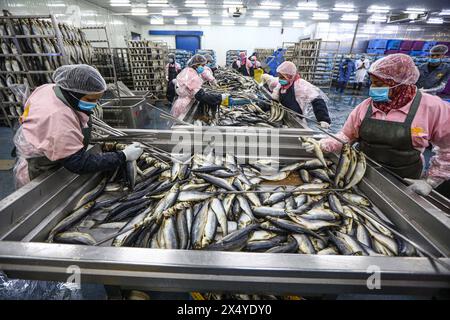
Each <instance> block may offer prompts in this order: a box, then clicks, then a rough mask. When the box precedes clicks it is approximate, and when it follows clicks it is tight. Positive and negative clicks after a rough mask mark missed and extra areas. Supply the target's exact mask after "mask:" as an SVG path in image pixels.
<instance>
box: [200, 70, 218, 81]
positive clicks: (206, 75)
mask: <svg viewBox="0 0 450 320" xmlns="http://www.w3.org/2000/svg"><path fill="white" fill-rule="evenodd" d="M204 68H205V70H204V71H203V72H202V73H201V74H200V77H201V78H202V80H203V81H206V82H209V83H210V84H212V85H216V84H217V81H216V78H214V73H213V72H212V70H211V68H210V67H208V66H205V67H204Z"/></svg>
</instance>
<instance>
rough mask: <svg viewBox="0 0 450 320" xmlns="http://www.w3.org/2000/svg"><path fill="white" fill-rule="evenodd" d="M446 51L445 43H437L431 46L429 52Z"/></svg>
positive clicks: (441, 52)
mask: <svg viewBox="0 0 450 320" xmlns="http://www.w3.org/2000/svg"><path fill="white" fill-rule="evenodd" d="M447 52H448V47H447V46H446V45H445V44H438V45H435V46H434V47H433V48H431V50H430V53H432V54H446V53H447Z"/></svg>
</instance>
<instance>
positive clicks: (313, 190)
mask: <svg viewBox="0 0 450 320" xmlns="http://www.w3.org/2000/svg"><path fill="white" fill-rule="evenodd" d="M329 185H330V184H329V183H308V184H303V185H301V186H298V187H296V188H295V189H294V190H293V191H292V193H293V194H294V195H296V194H310V195H317V194H321V193H323V192H324V191H326V189H327V188H328V186H329Z"/></svg>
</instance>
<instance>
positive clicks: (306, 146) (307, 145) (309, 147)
mask: <svg viewBox="0 0 450 320" xmlns="http://www.w3.org/2000/svg"><path fill="white" fill-rule="evenodd" d="M302 148H303V149H305V151H306V152H308V153H312V152H313V151H314V145H313V144H312V143H310V142H303V143H302Z"/></svg>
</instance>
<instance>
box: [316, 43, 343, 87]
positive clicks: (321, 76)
mask: <svg viewBox="0 0 450 320" xmlns="http://www.w3.org/2000/svg"><path fill="white" fill-rule="evenodd" d="M340 45H341V42H340V41H321V42H320V47H319V55H318V57H317V59H316V66H315V69H314V77H313V82H312V83H313V84H314V85H316V86H318V87H320V88H326V89H330V88H331V85H332V83H333V70H334V66H335V64H336V57H337V54H338V52H339V48H340Z"/></svg>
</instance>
